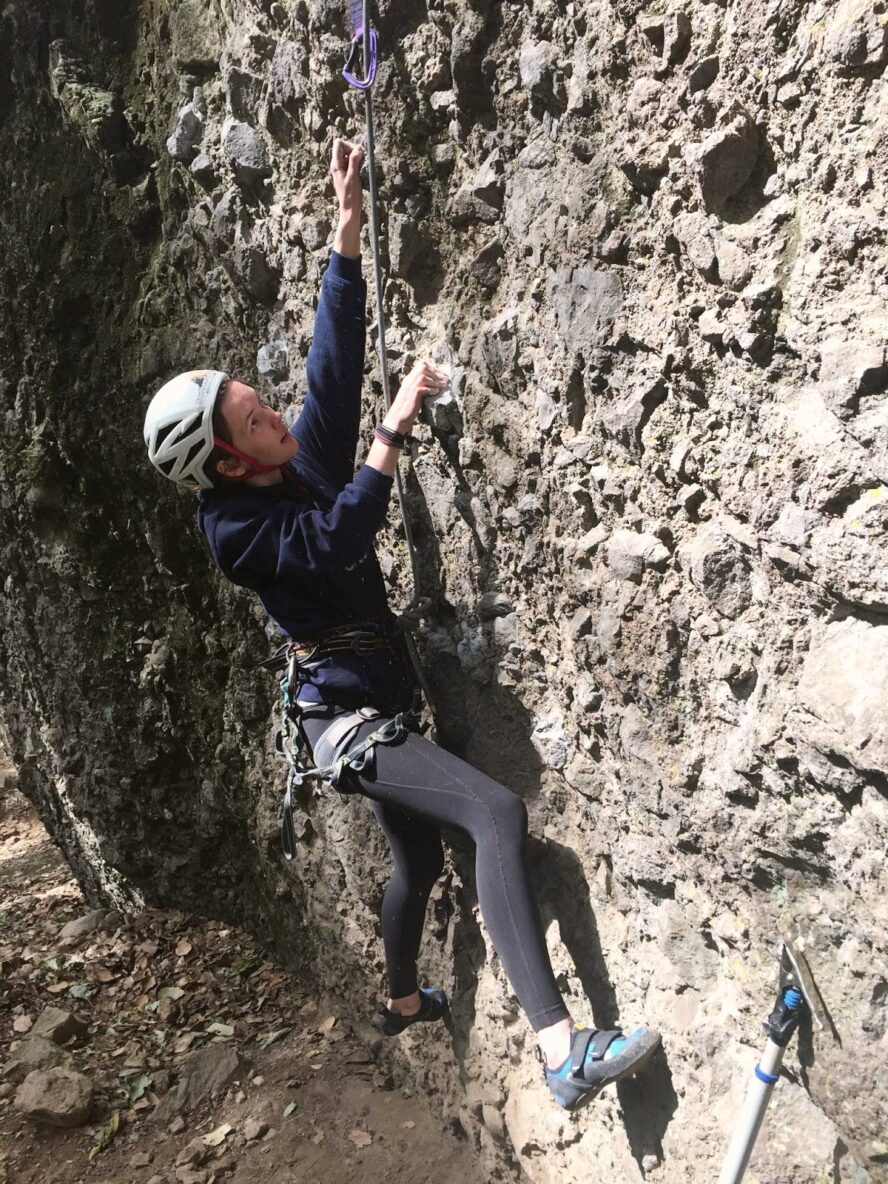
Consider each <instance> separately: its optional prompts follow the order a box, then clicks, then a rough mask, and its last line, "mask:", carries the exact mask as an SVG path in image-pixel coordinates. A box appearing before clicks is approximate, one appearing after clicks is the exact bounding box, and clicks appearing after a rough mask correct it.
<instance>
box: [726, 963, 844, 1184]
mask: <svg viewBox="0 0 888 1184" xmlns="http://www.w3.org/2000/svg"><path fill="white" fill-rule="evenodd" d="M806 1015H810V1016H812V1017H813V1020H814V1023H815V1025H816V1026H817V1028H818V1029H821V1030H823V1029H825V1028H826V1027H827V1025H829V1020H828V1019H827V1018H826V1016H825V1009H824V1007H823V1002H822V1000H821V998H820V993H819V992H818V990H817V988H816V986H815V985H814V980H813V978H812V977H811V972H810V970H809V969H808V964H807V962H806V961H805V959H804V957H803V955H802V954H800V953H799V951H798V950H796V949H795V948H794V947H793V945H792V943H791V942H790V941H788V940H784V942H783V947H782V950H781V954H780V990H779V993H778V995H777V1000H776V1002H775V1004H774V1009H773V1011H772V1012H771V1014H770V1015H769V1016H768V1018H767V1019H766V1020H764V1028H765V1031H766V1032H767V1033H768V1041H767V1043H766V1044H765V1051H764V1052H763V1054H762V1058H761V1060H760V1061H759V1063H758V1064H757V1065H756V1067H755V1080H754V1081H753V1085H752V1089H751V1090H750V1092H749V1095H748V1096H747V1099H746V1104H745V1106H744V1107H743V1110H742V1111H741V1114H740V1122H739V1124H738V1126H737V1129H736V1130H735V1131H734V1137H733V1139H732V1140H731V1144H730V1146H729V1148H728V1154H727V1156H726V1157H725V1161H724V1165H723V1166H722V1170H721V1175H720V1176H719V1178H718V1184H740V1181H741V1180H742V1179H743V1175H744V1173H745V1171H746V1166H747V1164H748V1163H749V1158H750V1156H751V1155H752V1149H753V1147H754V1146H755V1141H756V1138H757V1137H758V1133H759V1130H760V1129H761V1125H762V1120H763V1119H764V1117H765V1111H766V1110H767V1108H768V1102H770V1100H771V1094H772V1093H773V1091H774V1086H775V1085H776V1084H777V1082H778V1080H779V1079H780V1066H781V1064H782V1062H783V1054H784V1053H785V1052H786V1046H787V1045H788V1044H789V1041H790V1039H791V1037H792V1034H793V1032H794V1031H795V1030H796V1028H797V1027H798V1025H799V1022H800V1021H801V1020H802V1019H803V1018H804V1017H805V1016H806ZM829 1026H830V1028H831V1025H829Z"/></svg>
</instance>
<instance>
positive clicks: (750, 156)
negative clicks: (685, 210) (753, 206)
mask: <svg viewBox="0 0 888 1184" xmlns="http://www.w3.org/2000/svg"><path fill="white" fill-rule="evenodd" d="M760 150H761V142H760V137H759V132H758V129H757V128H756V126H755V124H754V123H753V122H752V120H751V119H750V118H749V116H748V115H747V114H746V112H741V113H740V114H738V115H735V116H734V118H733V119H731V120H730V122H729V123H728V124H727V126H725V127H723V128H721V129H719V130H718V131H715V132H713V133H712V135H711V136H707V138H706V139H705V140H704V141H703V143H702V145H701V146H700V150H699V161H700V190H701V193H702V196H703V204H704V205H705V207H706V209H707V210H710V211H712V212H715V213H717V212H718V211H720V210H721V208H722V207H723V206H724V204H725V203H726V202H727V200H728V198H731V197H734V195H735V194H737V193H739V192H740V190H741V189H742V188H743V186H744V185H745V184H746V182H747V181H748V180H749V178H750V176H751V174H752V170H753V169H754V168H755V165H756V161H757V160H758V157H759V152H760Z"/></svg>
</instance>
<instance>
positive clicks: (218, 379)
mask: <svg viewBox="0 0 888 1184" xmlns="http://www.w3.org/2000/svg"><path fill="white" fill-rule="evenodd" d="M227 378H228V375H227V374H226V373H224V371H222V370H188V371H187V372H186V373H184V374H177V375H176V377H175V378H171V379H170V381H169V382H167V383H165V384H164V385H163V386H162V387H161V388H160V390H159V391H158V392H157V394H156V395H155V396H154V398H153V399H152V400H151V402H150V403H149V404H148V410H147V412H146V413H145V444H146V446H147V448H148V459H149V460H150V461H151V463H152V464H153V465H154V467H155V468H156V469H158V470H159V471H160V472H161V473H163V475H164V477H169V478H170V480H171V481H175V482H176V484H177V485H184V486H187V487H191V486H193V485H194V484H197V485H199V486H200V487H201V489H210V488H212V482H211V481H209V480H208V479H207V477H206V475H205V473H204V471H203V467H204V464H205V463H206V460H207V457H208V456H209V455H210V453H211V452H212V451H213V443H214V441H213V407H214V405H215V403H216V396H217V395H218V394H219V390H220V389H221V387H222V384H223V382H225V381H226V379H227Z"/></svg>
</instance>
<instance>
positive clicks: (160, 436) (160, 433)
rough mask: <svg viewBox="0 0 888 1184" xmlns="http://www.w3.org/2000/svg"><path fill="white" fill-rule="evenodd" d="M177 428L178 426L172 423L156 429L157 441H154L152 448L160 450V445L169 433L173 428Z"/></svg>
mask: <svg viewBox="0 0 888 1184" xmlns="http://www.w3.org/2000/svg"><path fill="white" fill-rule="evenodd" d="M178 426H179V425H178V424H177V423H175V422H173V423H166V424H164V425H163V427H162V428H158V429H157V439H156V441H155V444H154V447H155V448H160V446H161V444H162V443H163V442H164V440H165V439H166V438H167V436H168V435H169V434H170V432H171V431H172V430H173V428H177V427H178Z"/></svg>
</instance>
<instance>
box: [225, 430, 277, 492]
mask: <svg viewBox="0 0 888 1184" xmlns="http://www.w3.org/2000/svg"><path fill="white" fill-rule="evenodd" d="M213 443H214V444H215V445H216V447H217V448H222V449H224V451H225V452H230V453H231V455H232V456H236V457H237V458H238V460H242V461H243V462H244V464H245V465H249V471H248V472H246V473H239V474H238V475H237V476H236V477H229V478H228V479H229V481H245V480H246V479H247V477H255V476H256V474H257V473H273V472H274V471H275V469H279V468H280V467H281V466H280V465H264V464H262V463H261V461H258V460H256V458H255V456H248V455H247V453H246V452H241V450H240V449H239V448H235V447H234V445H233V444H227V443H226V442H225V441H224V440H220V439H219V437H218V436H213Z"/></svg>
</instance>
